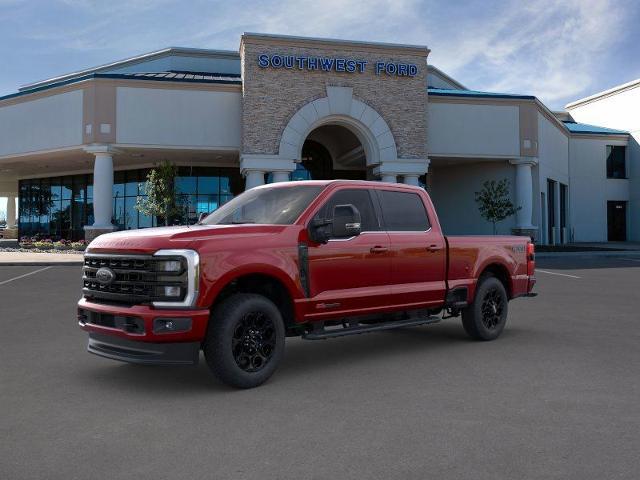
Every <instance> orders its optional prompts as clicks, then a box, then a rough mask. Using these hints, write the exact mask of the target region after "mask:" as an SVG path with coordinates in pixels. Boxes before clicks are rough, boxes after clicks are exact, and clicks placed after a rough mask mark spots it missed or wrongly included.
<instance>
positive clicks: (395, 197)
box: [378, 190, 430, 232]
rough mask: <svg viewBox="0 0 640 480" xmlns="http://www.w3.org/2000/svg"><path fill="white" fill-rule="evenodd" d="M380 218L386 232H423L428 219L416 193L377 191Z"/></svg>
mask: <svg viewBox="0 0 640 480" xmlns="http://www.w3.org/2000/svg"><path fill="white" fill-rule="evenodd" d="M378 193H379V194H380V202H381V203H382V216H383V217H384V223H385V225H386V228H387V230H388V231H399V232H424V231H426V230H428V229H429V226H430V225H429V218H428V217H427V211H426V210H425V208H424V203H423V202H422V199H421V198H420V196H419V195H418V194H416V193H408V192H397V191H396V192H394V191H390V190H379V191H378Z"/></svg>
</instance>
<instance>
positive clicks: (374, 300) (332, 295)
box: [307, 187, 391, 320]
mask: <svg viewBox="0 0 640 480" xmlns="http://www.w3.org/2000/svg"><path fill="white" fill-rule="evenodd" d="M346 204H351V205H354V206H355V207H356V208H357V209H358V211H359V212H360V216H361V233H360V235H357V236H354V237H351V238H340V239H338V238H335V239H330V240H329V242H328V243H326V244H324V245H317V246H309V250H308V257H309V279H310V282H309V293H310V295H309V296H310V299H309V307H308V309H307V312H308V315H307V318H308V319H310V320H313V319H321V318H324V317H333V316H348V315H349V314H350V313H351V312H352V311H356V310H358V311H359V310H360V309H362V308H378V307H382V306H385V305H386V304H387V302H388V301H389V294H390V287H389V283H390V276H391V257H390V252H389V250H390V246H389V235H387V233H386V232H384V231H382V230H381V227H380V222H379V216H378V213H377V210H376V208H374V203H373V197H372V193H371V192H370V190H368V189H366V188H355V187H354V188H346V189H341V190H338V191H336V192H334V193H333V195H331V197H329V199H328V200H327V201H326V202H325V204H324V205H323V206H322V207H320V209H319V210H318V212H317V213H316V215H315V216H314V219H327V218H330V217H331V215H332V213H333V207H334V206H336V205H346ZM360 313H363V312H360Z"/></svg>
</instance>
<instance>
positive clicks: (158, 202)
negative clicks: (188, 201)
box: [136, 160, 182, 225]
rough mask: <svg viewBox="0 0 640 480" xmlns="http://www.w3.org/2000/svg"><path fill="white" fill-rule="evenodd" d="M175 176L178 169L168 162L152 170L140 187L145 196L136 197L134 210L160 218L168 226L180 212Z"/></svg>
mask: <svg viewBox="0 0 640 480" xmlns="http://www.w3.org/2000/svg"><path fill="white" fill-rule="evenodd" d="M177 175H178V167H176V166H175V165H173V164H172V163H171V162H169V161H168V160H164V161H163V162H161V163H160V164H159V165H158V166H157V167H155V168H153V169H152V170H151V171H150V172H149V174H148V175H147V183H146V185H144V184H141V185H140V186H141V190H143V191H144V193H145V195H146V196H144V197H143V196H138V198H137V199H136V210H138V211H139V212H140V213H142V214H144V215H149V216H156V217H161V218H163V219H164V224H165V225H169V222H170V221H171V218H172V217H175V216H177V215H180V214H181V212H182V210H181V206H180V200H179V196H178V192H177V190H176V184H175V181H174V179H175V177H176V176H177Z"/></svg>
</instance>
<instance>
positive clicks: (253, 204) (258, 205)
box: [202, 185, 323, 225]
mask: <svg viewBox="0 0 640 480" xmlns="http://www.w3.org/2000/svg"><path fill="white" fill-rule="evenodd" d="M322 188H323V187H321V186H317V185H298V186H295V187H294V186H291V187H278V188H254V189H252V190H248V191H246V192H244V193H243V194H241V195H238V196H237V197H236V198H234V199H233V200H231V201H230V202H229V203H225V204H224V205H223V206H222V207H220V208H219V209H217V210H216V211H215V212H213V213H212V214H211V215H209V216H207V217H206V218H205V219H204V220H202V224H203V225H229V224H236V223H238V224H240V223H264V224H272V225H291V224H292V223H293V222H295V221H296V219H297V218H298V217H299V216H300V214H301V213H302V211H303V210H304V209H305V208H307V206H308V205H309V204H310V203H311V200H313V199H314V198H315V197H316V196H317V195H318V194H319V193H320V191H321V190H322Z"/></svg>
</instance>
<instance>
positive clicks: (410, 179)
mask: <svg viewBox="0 0 640 480" xmlns="http://www.w3.org/2000/svg"><path fill="white" fill-rule="evenodd" d="M402 183H404V184H405V185H413V186H414V187H419V186H420V175H404V176H403V177H402Z"/></svg>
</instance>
